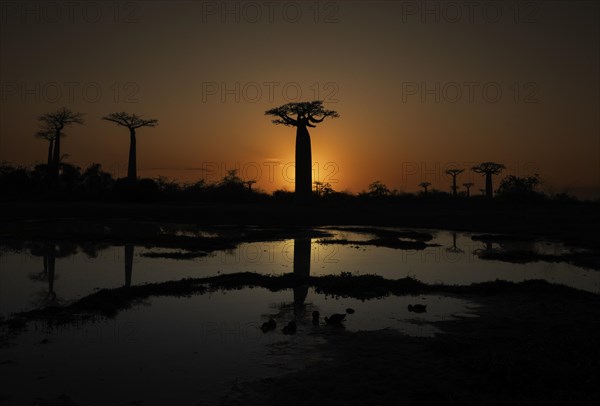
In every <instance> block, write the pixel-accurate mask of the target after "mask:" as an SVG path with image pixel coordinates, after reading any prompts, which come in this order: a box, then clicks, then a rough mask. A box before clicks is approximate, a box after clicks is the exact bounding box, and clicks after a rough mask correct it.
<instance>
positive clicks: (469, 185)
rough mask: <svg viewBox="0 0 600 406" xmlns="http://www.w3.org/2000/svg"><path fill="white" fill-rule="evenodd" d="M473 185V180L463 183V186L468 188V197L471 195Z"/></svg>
mask: <svg viewBox="0 0 600 406" xmlns="http://www.w3.org/2000/svg"><path fill="white" fill-rule="evenodd" d="M473 185H475V184H474V183H473V182H467V183H463V186H464V187H465V189H467V197H470V196H471V187H472V186H473Z"/></svg>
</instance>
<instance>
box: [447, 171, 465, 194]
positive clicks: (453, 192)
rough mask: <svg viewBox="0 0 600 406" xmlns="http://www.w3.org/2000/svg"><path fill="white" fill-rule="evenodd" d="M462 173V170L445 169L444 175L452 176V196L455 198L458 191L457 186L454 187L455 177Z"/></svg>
mask: <svg viewBox="0 0 600 406" xmlns="http://www.w3.org/2000/svg"><path fill="white" fill-rule="evenodd" d="M464 171H465V170H464V169H446V175H450V176H452V196H456V191H457V189H458V186H456V177H457V176H458V175H460V174H461V173H463V172H464Z"/></svg>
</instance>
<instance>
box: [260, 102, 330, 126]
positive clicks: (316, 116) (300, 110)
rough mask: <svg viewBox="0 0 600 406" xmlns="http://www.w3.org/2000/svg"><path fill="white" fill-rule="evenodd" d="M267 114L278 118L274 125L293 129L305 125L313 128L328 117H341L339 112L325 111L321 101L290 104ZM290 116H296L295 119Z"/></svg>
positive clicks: (268, 111)
mask: <svg viewBox="0 0 600 406" xmlns="http://www.w3.org/2000/svg"><path fill="white" fill-rule="evenodd" d="M265 114H266V115H271V116H276V117H278V118H276V119H275V120H273V121H272V123H273V124H283V125H286V126H291V127H297V126H299V125H305V126H307V127H313V128H314V127H316V126H315V124H318V123H321V122H322V121H323V120H324V119H325V118H326V117H331V118H337V117H339V116H340V115H339V114H338V113H337V111H334V110H326V109H324V108H323V101H321V100H315V101H311V102H300V103H288V104H284V105H283V106H279V107H275V108H274V109H271V110H267V111H266V112H265ZM290 116H295V118H294V117H290Z"/></svg>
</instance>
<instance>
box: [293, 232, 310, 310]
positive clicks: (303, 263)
mask: <svg viewBox="0 0 600 406" xmlns="http://www.w3.org/2000/svg"><path fill="white" fill-rule="evenodd" d="M310 244H311V239H310V238H295V239H294V275H295V276H296V278H298V279H304V278H308V277H309V276H310ZM307 295H308V285H305V286H297V287H295V288H294V316H295V318H296V319H297V320H301V319H303V318H304V314H305V313H306V308H305V306H304V301H305V300H306V296H307Z"/></svg>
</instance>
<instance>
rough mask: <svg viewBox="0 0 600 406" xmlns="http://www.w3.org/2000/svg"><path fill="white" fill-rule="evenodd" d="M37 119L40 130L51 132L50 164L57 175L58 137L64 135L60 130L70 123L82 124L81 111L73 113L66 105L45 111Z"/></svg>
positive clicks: (59, 156)
mask: <svg viewBox="0 0 600 406" xmlns="http://www.w3.org/2000/svg"><path fill="white" fill-rule="evenodd" d="M38 121H40V124H41V126H42V129H41V130H40V132H46V133H49V132H53V133H54V137H53V143H54V146H53V151H52V160H51V165H52V168H53V172H54V173H55V175H58V169H59V167H60V158H61V155H60V139H61V137H63V136H64V133H63V132H62V131H63V129H64V128H65V127H68V126H70V125H71V124H83V123H84V122H83V113H75V112H73V111H71V110H69V109H67V108H66V107H62V108H60V109H58V110H57V111H56V112H54V113H46V114H43V115H41V116H39V117H38Z"/></svg>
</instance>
